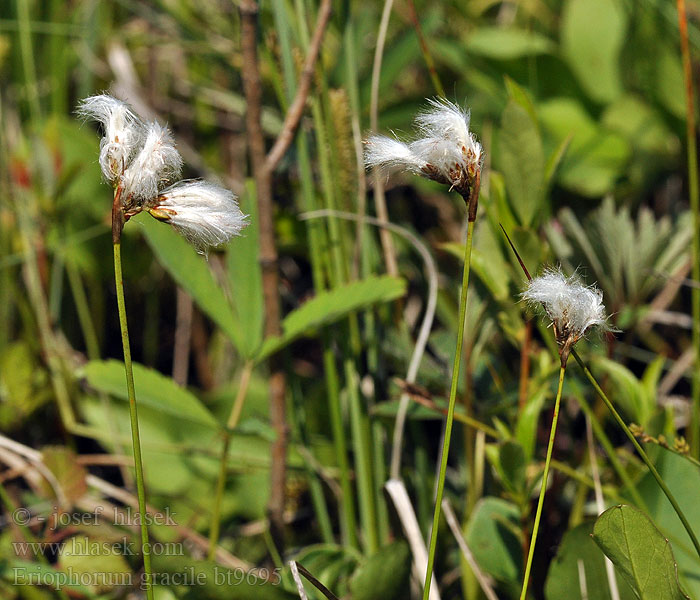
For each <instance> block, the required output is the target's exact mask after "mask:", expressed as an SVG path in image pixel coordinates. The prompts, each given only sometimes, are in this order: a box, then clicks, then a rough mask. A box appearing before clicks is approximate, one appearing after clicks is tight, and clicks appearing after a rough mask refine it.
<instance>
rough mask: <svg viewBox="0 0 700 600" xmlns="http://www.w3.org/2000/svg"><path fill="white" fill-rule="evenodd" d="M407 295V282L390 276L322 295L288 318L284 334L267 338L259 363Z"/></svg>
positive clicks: (354, 283) (283, 330)
mask: <svg viewBox="0 0 700 600" xmlns="http://www.w3.org/2000/svg"><path fill="white" fill-rule="evenodd" d="M405 293H406V282H405V281H404V280H403V279H399V278H396V277H389V276H381V277H376V276H372V277H368V278H366V279H363V280H361V281H354V282H352V283H348V284H345V285H342V286H340V287H337V288H335V289H333V290H330V291H327V292H321V293H320V294H318V295H316V296H315V297H314V298H312V299H311V300H309V301H307V302H305V303H304V304H303V305H302V306H301V307H300V308H297V309H296V310H293V311H292V312H291V313H289V314H288V315H287V316H286V317H285V318H284V320H283V321H282V335H281V336H279V337H271V338H268V339H266V340H265V342H264V343H263V346H262V348H261V349H260V352H259V353H258V354H257V356H256V360H258V361H260V360H263V359H265V358H266V357H268V356H270V355H271V354H273V353H275V352H277V351H278V350H280V349H281V348H283V347H284V346H287V345H288V344H290V343H292V342H293V341H294V340H296V339H297V338H299V337H301V336H303V335H309V334H311V333H312V332H314V331H316V330H317V329H318V328H319V327H322V326H324V325H328V324H329V323H333V322H334V321H337V320H338V319H341V318H343V317H345V316H347V315H348V314H350V313H351V312H354V311H356V310H360V309H363V308H366V307H368V306H371V305H373V304H377V303H379V302H389V301H391V300H395V299H396V298H400V297H401V296H403V295H404V294H405Z"/></svg>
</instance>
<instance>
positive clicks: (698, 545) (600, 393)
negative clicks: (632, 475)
mask: <svg viewBox="0 0 700 600" xmlns="http://www.w3.org/2000/svg"><path fill="white" fill-rule="evenodd" d="M571 354H572V355H573V357H574V358H575V359H576V362H577V363H578V364H579V366H580V367H581V369H582V370H583V373H584V375H585V376H586V378H587V379H588V381H590V382H591V385H592V386H593V389H595V391H596V393H597V394H598V396H599V397H600V399H601V400H602V401H603V402H604V403H605V406H607V407H608V410H609V411H610V412H611V413H612V416H613V417H614V419H615V421H617V424H618V425H619V426H620V427H621V428H622V430H623V431H624V432H625V435H626V436H627V437H628V439H629V441H630V442H632V445H633V446H634V447H635V448H636V450H637V452H638V453H639V456H640V457H641V458H642V460H643V461H644V464H645V465H646V466H647V467H648V469H649V471H651V474H652V475H653V477H654V479H656V483H658V484H659V487H660V488H661V490H662V491H663V493H664V494H666V498H668V501H669V502H670V503H671V506H673V510H675V511H676V514H677V515H678V518H679V519H680V520H681V523H683V527H685V530H686V531H687V532H688V535H689V536H690V539H691V541H692V542H693V546H695V551H696V552H697V553H698V556H700V543H698V538H697V537H696V536H695V533H694V532H693V529H692V528H691V526H690V523H689V522H688V519H686V518H685V515H684V514H683V511H682V510H681V507H680V506H679V505H678V502H676V499H675V498H674V497H673V494H672V493H671V490H669V489H668V486H667V485H666V483H665V482H664V480H663V479H662V478H661V475H659V472H658V471H657V470H656V467H655V466H654V464H653V463H652V462H651V460H650V459H649V456H647V453H646V452H645V451H644V448H642V446H641V445H640V444H639V442H638V441H637V438H635V437H634V435H633V434H632V432H631V431H630V430H629V427H627V424H626V423H625V422H624V421H623V420H622V417H621V416H620V413H618V412H617V410H616V409H615V407H614V406H613V403H612V402H610V399H609V398H608V397H607V396H606V395H605V392H604V391H603V390H602V389H601V387H600V385H598V382H597V381H596V379H595V377H593V373H591V371H590V370H589V368H588V367H587V366H586V364H585V363H584V362H583V361H582V360H581V357H579V355H578V353H577V352H576V350H574V349H573V348H572V349H571Z"/></svg>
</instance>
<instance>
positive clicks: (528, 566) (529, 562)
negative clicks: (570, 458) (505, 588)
mask: <svg viewBox="0 0 700 600" xmlns="http://www.w3.org/2000/svg"><path fill="white" fill-rule="evenodd" d="M564 360H566V359H564ZM565 372H566V362H564V361H562V365H561V368H560V369H559V387H558V388H557V397H556V400H555V401H554V416H553V417H552V427H551V429H550V430H549V445H548V446H547V458H545V461H544V473H542V487H541V488H540V497H539V499H538V500H537V512H536V513H535V524H534V526H533V528H532V537H531V538H530V550H529V551H528V554H527V563H526V564H525V576H524V577H523V588H522V591H521V592H520V600H525V595H526V594H527V585H528V583H529V582H530V569H531V568H532V558H533V556H534V555H535V543H536V542H537V532H538V531H539V528H540V520H541V518H542V506H543V505H544V495H545V493H546V491H547V479H548V477H549V467H550V463H551V461H552V449H553V448H554V437H555V435H556V433H557V422H558V421H559V405H560V404H561V391H562V388H563V387H564V373H565Z"/></svg>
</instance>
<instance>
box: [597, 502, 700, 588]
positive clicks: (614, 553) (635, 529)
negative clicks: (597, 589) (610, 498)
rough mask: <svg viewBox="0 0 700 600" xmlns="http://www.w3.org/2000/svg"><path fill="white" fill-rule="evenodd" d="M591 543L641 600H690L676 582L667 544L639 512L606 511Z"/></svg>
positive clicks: (616, 508)
mask: <svg viewBox="0 0 700 600" xmlns="http://www.w3.org/2000/svg"><path fill="white" fill-rule="evenodd" d="M593 540H594V541H595V542H596V544H598V546H600V548H601V550H603V552H605V554H606V555H607V557H608V558H609V559H610V560H611V561H612V562H613V563H614V564H615V566H616V567H617V569H618V570H619V572H620V574H621V575H622V576H623V577H624V578H625V580H626V581H627V583H628V584H629V585H630V586H631V587H632V589H634V590H635V592H636V593H637V595H638V597H639V598H640V600H689V598H688V596H686V594H685V593H684V592H683V590H682V589H681V587H680V584H679V582H678V570H677V566H676V561H675V559H674V557H673V551H672V550H671V544H670V542H669V541H668V540H667V539H666V538H664V537H663V536H662V535H661V532H660V531H659V530H658V529H657V528H656V526H655V525H654V524H653V523H652V521H651V520H650V519H649V518H648V517H647V516H646V515H644V513H642V512H641V511H639V510H637V509H636V508H633V507H631V506H625V505H621V506H614V507H612V508H609V509H608V510H606V511H605V512H604V513H603V514H602V515H600V517H598V520H597V521H596V524H595V526H594V527H593Z"/></svg>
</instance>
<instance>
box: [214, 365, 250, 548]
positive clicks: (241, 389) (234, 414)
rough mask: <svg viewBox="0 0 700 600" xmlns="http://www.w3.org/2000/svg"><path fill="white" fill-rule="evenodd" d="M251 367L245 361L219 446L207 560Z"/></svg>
mask: <svg viewBox="0 0 700 600" xmlns="http://www.w3.org/2000/svg"><path fill="white" fill-rule="evenodd" d="M253 366H254V363H253V361H252V360H249V361H247V362H246V363H245V365H244V366H243V373H242V374H241V381H240V383H239V384H238V393H237V394H236V399H235V401H234V403H233V406H232V407H231V413H230V414H229V417H228V422H227V423H226V429H225V431H224V443H223V444H222V446H221V457H220V459H219V475H218V478H217V480H216V492H215V494H214V508H213V510H212V517H211V528H210V529H209V553H208V555H207V557H208V558H209V560H214V559H215V558H216V546H217V544H218V543H219V533H220V531H221V505H222V504H223V498H224V488H225V487H226V467H227V465H228V451H229V448H230V447H231V432H232V431H233V430H234V429H235V428H236V425H238V421H239V420H240V418H241V412H243V404H244V402H245V398H246V394H247V393H248V384H249V383H250V376H251V375H252V373H253Z"/></svg>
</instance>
